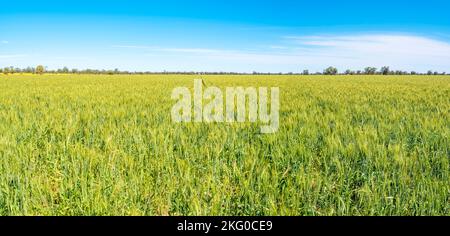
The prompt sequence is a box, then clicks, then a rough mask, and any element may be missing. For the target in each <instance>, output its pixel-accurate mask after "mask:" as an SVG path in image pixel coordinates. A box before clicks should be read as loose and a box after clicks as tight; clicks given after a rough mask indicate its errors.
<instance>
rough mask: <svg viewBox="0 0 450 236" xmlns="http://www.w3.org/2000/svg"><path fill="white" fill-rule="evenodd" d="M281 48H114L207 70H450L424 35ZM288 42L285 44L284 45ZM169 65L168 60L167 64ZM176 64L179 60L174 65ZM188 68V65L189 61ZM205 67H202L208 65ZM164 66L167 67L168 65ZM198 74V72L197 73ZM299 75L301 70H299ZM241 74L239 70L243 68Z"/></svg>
mask: <svg viewBox="0 0 450 236" xmlns="http://www.w3.org/2000/svg"><path fill="white" fill-rule="evenodd" d="M282 40H284V42H285V43H284V44H281V43H280V44H276V46H273V45H272V46H267V47H266V49H258V50H251V51H250V50H223V49H216V48H176V47H158V46H142V45H114V46H113V47H115V48H129V49H140V50H142V51H143V52H145V53H144V55H151V56H152V57H154V56H155V55H157V54H160V55H161V56H164V58H170V57H174V58H178V59H179V58H187V59H189V60H198V61H205V60H206V61H207V62H208V64H209V65H210V66H211V67H220V66H221V65H224V67H227V68H230V67H232V66H231V65H238V64H241V66H240V67H241V68H242V65H248V69H247V71H249V70H251V69H255V68H269V67H267V66H270V65H275V66H277V67H278V68H283V67H286V68H309V69H311V70H312V71H314V70H315V71H320V70H322V69H323V68H325V67H326V66H330V65H333V66H336V67H338V68H339V69H340V70H344V69H362V68H364V67H366V66H375V67H381V66H384V65H388V66H391V67H392V68H394V69H401V70H416V71H426V70H428V69H434V70H446V69H447V70H448V71H450V44H449V43H448V42H444V41H439V40H436V39H431V38H426V37H422V36H412V35H401V34H365V35H340V36H316V35H310V36H289V37H283V38H282ZM286 40H287V41H286ZM168 60H169V59H168ZM177 63H183V61H181V62H180V60H178V61H177ZM190 63H192V62H190ZM209 65H206V66H209ZM167 66H170V67H176V65H170V62H167ZM195 69H201V68H195ZM298 70H300V69H298ZM241 71H242V69H241Z"/></svg>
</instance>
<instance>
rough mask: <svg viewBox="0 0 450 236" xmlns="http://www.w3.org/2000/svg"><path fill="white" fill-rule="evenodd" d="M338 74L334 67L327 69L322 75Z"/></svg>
mask: <svg viewBox="0 0 450 236" xmlns="http://www.w3.org/2000/svg"><path fill="white" fill-rule="evenodd" d="M337 73H338V70H337V69H336V68H335V67H332V66H330V67H328V68H326V69H325V70H324V71H323V74H324V75H336V74H337Z"/></svg>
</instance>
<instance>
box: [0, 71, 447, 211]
mask: <svg viewBox="0 0 450 236" xmlns="http://www.w3.org/2000/svg"><path fill="white" fill-rule="evenodd" d="M196 78H199V76H198V75H72V74H66V75H64V74H60V75H57V74H53V75H52V74H44V75H30V74H22V75H21V74H14V75H3V74H2V75H0V91H1V92H0V215H450V184H449V183H450V76H296V75H292V76H275V75H271V76H265V75H259V76H253V75H248V76H243V75H239V76H232V75H220V76H219V75H218V76H212V75H202V76H201V78H202V79H203V80H204V81H205V82H206V83H207V84H208V85H214V86H217V87H220V88H224V87H227V86H243V87H249V86H252V87H260V86H264V87H279V88H280V113H279V115H280V127H279V130H278V132H277V133H274V134H260V133H259V132H258V131H259V125H258V124H257V123H232V124H230V123H184V124H178V123H174V122H172V121H171V116H170V115H171V108H172V106H173V104H174V103H175V101H173V100H171V92H172V89H173V88H175V87H178V86H186V87H189V88H192V87H193V81H194V79H196Z"/></svg>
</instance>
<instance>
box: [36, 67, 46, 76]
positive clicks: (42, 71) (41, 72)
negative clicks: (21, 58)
mask: <svg viewBox="0 0 450 236" xmlns="http://www.w3.org/2000/svg"><path fill="white" fill-rule="evenodd" d="M44 72H45V68H44V66H42V65H38V66H37V67H36V74H39V75H42V74H44Z"/></svg>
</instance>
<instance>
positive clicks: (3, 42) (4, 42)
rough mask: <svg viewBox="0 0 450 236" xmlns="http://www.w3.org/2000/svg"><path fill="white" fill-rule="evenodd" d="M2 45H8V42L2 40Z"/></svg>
mask: <svg viewBox="0 0 450 236" xmlns="http://www.w3.org/2000/svg"><path fill="white" fill-rule="evenodd" d="M0 42H1V43H2V44H8V43H9V42H8V41H6V40H2V41H0Z"/></svg>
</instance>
